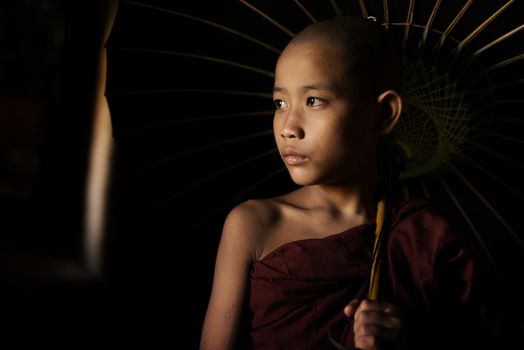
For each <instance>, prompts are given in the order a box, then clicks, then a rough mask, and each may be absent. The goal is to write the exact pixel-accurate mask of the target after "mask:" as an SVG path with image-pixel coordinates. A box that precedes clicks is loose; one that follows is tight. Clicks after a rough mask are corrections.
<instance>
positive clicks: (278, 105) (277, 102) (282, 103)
mask: <svg viewBox="0 0 524 350" xmlns="http://www.w3.org/2000/svg"><path fill="white" fill-rule="evenodd" d="M273 102H274V103H275V107H276V109H283V108H286V107H287V103H286V102H285V101H284V100H280V99H275V100H273Z"/></svg>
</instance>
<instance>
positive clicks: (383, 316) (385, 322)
mask: <svg viewBox="0 0 524 350" xmlns="http://www.w3.org/2000/svg"><path fill="white" fill-rule="evenodd" d="M362 324H374V325H377V326H381V327H384V328H387V329H391V330H400V329H401V326H402V322H401V319H400V317H398V316H397V315H393V314H388V313H384V312H382V311H370V310H364V311H360V312H359V315H358V319H355V328H357V327H358V326H359V325H362Z"/></svg>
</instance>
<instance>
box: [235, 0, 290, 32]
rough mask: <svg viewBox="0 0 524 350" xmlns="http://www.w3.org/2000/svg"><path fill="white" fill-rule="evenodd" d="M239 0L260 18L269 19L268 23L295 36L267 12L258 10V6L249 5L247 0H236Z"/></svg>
mask: <svg viewBox="0 0 524 350" xmlns="http://www.w3.org/2000/svg"><path fill="white" fill-rule="evenodd" d="M238 1H240V2H241V3H242V4H244V5H246V6H247V7H249V8H250V9H251V10H253V11H254V12H256V13H257V14H258V15H260V16H261V17H262V18H264V19H265V20H267V21H269V22H270V23H272V24H273V25H275V26H276V27H277V28H279V29H280V30H282V31H283V32H284V33H286V34H287V35H289V36H290V37H294V36H295V33H293V32H292V31H290V30H289V29H287V28H286V27H284V26H283V25H282V24H280V23H278V22H277V21H275V20H274V19H273V18H271V17H270V16H268V15H267V14H265V13H264V12H262V11H261V10H259V9H258V8H256V7H255V6H253V5H251V4H250V3H249V2H247V1H246V0H238Z"/></svg>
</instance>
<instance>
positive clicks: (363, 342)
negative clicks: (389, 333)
mask: <svg viewBox="0 0 524 350" xmlns="http://www.w3.org/2000/svg"><path fill="white" fill-rule="evenodd" d="M354 341H355V348H356V349H365V350H381V349H388V348H391V345H390V344H389V341H387V340H384V339H381V338H378V337H373V336H369V335H365V336H360V337H355V340H354Z"/></svg>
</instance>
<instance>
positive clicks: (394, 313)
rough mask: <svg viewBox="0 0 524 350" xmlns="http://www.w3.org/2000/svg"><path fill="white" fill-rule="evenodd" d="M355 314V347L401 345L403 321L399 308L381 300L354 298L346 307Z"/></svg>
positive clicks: (376, 348)
mask: <svg viewBox="0 0 524 350" xmlns="http://www.w3.org/2000/svg"><path fill="white" fill-rule="evenodd" d="M344 313H345V314H346V316H348V317H349V316H353V318H354V323H353V332H354V334H355V338H354V342H355V347H356V348H358V349H362V350H382V349H394V348H396V347H397V346H398V345H399V342H400V332H401V330H402V322H401V319H400V315H399V314H400V312H399V309H398V308H397V307H396V306H395V305H393V304H390V303H387V302H380V301H369V300H363V301H362V302H361V301H360V300H356V299H355V300H352V301H351V302H350V303H349V304H348V305H346V307H345V308H344Z"/></svg>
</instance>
